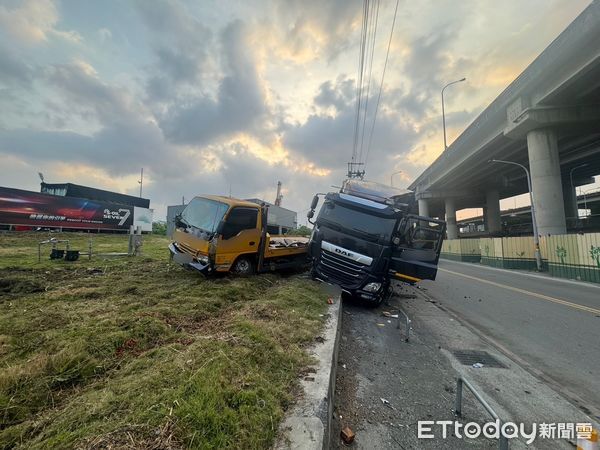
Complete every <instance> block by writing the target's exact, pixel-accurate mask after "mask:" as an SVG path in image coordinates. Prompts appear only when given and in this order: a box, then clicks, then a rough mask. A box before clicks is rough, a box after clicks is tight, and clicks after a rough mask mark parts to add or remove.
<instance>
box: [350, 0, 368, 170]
mask: <svg viewBox="0 0 600 450" xmlns="http://www.w3.org/2000/svg"><path fill="white" fill-rule="evenodd" d="M368 18H369V0H364V2H363V17H362V29H361V35H360V52H359V57H358V74H357V80H358V81H357V84H356V120H355V124H354V143H353V146H352V162H353V163H354V162H356V157H357V147H358V135H359V134H358V133H359V124H360V111H361V99H362V86H363V80H362V79H363V73H364V60H365V46H366V38H367V31H368V30H367V27H368Z"/></svg>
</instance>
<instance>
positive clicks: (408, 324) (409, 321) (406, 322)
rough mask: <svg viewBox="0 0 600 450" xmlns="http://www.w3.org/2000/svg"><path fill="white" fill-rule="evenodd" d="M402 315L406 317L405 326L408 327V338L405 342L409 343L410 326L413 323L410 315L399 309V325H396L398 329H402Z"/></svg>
mask: <svg viewBox="0 0 600 450" xmlns="http://www.w3.org/2000/svg"><path fill="white" fill-rule="evenodd" d="M400 314H402V315H403V316H404V319H405V322H404V323H405V326H406V337H405V338H404V341H405V342H408V340H409V338H410V324H411V323H412V321H411V320H410V319H409V318H408V315H407V314H406V313H405V312H404V311H402V310H401V309H400V308H398V324H397V325H396V328H397V329H400Z"/></svg>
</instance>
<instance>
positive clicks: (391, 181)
mask: <svg viewBox="0 0 600 450" xmlns="http://www.w3.org/2000/svg"><path fill="white" fill-rule="evenodd" d="M399 173H402V171H401V170H399V171H397V172H394V173H393V174H391V175H390V186H392V187H394V175H397V174H399Z"/></svg>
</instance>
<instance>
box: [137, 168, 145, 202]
mask: <svg viewBox="0 0 600 450" xmlns="http://www.w3.org/2000/svg"><path fill="white" fill-rule="evenodd" d="M138 184H139V185H140V198H142V186H143V185H144V168H143V167H142V171H141V173H140V179H139V180H138Z"/></svg>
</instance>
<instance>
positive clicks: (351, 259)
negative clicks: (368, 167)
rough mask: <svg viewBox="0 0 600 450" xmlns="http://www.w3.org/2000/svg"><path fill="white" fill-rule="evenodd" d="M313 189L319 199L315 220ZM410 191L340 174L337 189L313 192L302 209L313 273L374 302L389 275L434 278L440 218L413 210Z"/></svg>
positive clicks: (385, 289)
mask: <svg viewBox="0 0 600 450" xmlns="http://www.w3.org/2000/svg"><path fill="white" fill-rule="evenodd" d="M319 195H322V196H324V202H323V204H322V206H321V209H320V210H319V213H318V215H317V217H316V220H314V221H313V220H312V219H313V217H314V216H315V209H316V207H317V205H318V202H319ZM413 208H414V194H413V193H412V192H410V191H402V190H398V189H395V188H392V187H389V186H385V185H381V184H377V183H373V182H367V181H362V180H359V179H348V180H346V181H345V182H344V183H343V185H342V188H341V190H340V191H339V192H329V193H327V194H317V195H315V197H314V198H313V201H312V204H311V208H310V210H309V212H308V214H307V216H308V219H309V221H310V222H311V223H312V224H313V225H314V228H313V232H312V235H311V237H310V242H309V244H308V245H309V254H310V257H311V258H312V275H313V277H314V278H316V279H318V280H322V281H326V282H330V283H333V284H337V285H339V286H340V287H341V289H342V291H343V292H346V293H347V294H350V295H352V296H356V297H360V298H362V299H364V300H366V301H368V302H371V303H373V304H379V303H380V302H381V301H382V300H383V299H384V298H385V297H386V295H388V294H389V292H390V283H391V280H393V279H396V280H399V281H403V282H406V283H409V284H415V283H417V282H419V281H421V280H425V279H427V280H434V279H435V276H436V273H437V265H438V260H439V257H440V251H441V247H442V241H443V238H444V233H445V228H446V224H445V222H444V221H443V220H438V219H434V218H431V217H421V216H419V215H417V214H413V213H412V210H413Z"/></svg>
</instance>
